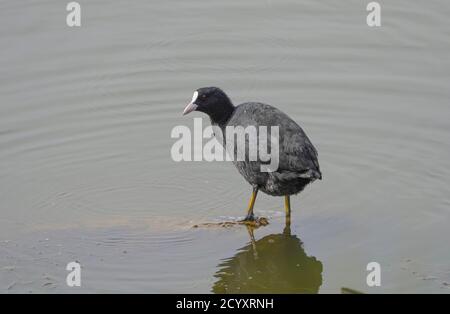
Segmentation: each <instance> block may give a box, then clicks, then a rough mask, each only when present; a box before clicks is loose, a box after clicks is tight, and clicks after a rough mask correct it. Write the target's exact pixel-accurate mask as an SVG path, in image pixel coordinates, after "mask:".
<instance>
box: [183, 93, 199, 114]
mask: <svg viewBox="0 0 450 314" xmlns="http://www.w3.org/2000/svg"><path fill="white" fill-rule="evenodd" d="M197 97H198V92H197V91H195V92H194V95H192V100H191V102H190V103H189V104H188V105H187V106H186V108H184V110H183V115H185V114H188V113H189V112H192V111H194V110H195V109H197V107H198V106H197V105H196V104H195V101H196V100H197Z"/></svg>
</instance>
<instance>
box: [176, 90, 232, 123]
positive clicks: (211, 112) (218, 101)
mask: <svg viewBox="0 0 450 314" xmlns="http://www.w3.org/2000/svg"><path fill="white" fill-rule="evenodd" d="M192 111H200V112H203V113H206V114H207V115H208V116H209V117H210V118H211V121H212V122H213V123H217V124H220V123H221V122H223V121H226V120H228V118H229V117H230V116H231V114H232V113H233V111H234V106H233V104H232V103H231V101H230V99H229V98H228V96H227V95H226V94H225V93H224V92H223V91H222V90H221V89H220V88H218V87H202V88H199V89H197V90H196V91H194V95H193V96H192V100H191V102H190V103H189V104H188V105H187V106H186V108H184V111H183V115H186V114H188V113H190V112H192Z"/></svg>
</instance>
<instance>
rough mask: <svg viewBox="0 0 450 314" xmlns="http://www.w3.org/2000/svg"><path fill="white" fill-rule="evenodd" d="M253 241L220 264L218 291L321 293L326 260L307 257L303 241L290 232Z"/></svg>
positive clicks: (215, 291)
mask: <svg viewBox="0 0 450 314" xmlns="http://www.w3.org/2000/svg"><path fill="white" fill-rule="evenodd" d="M248 228H249V232H250V238H251V243H250V244H249V245H247V246H245V247H243V248H241V249H240V250H239V251H238V253H237V254H236V255H235V256H233V257H231V258H229V259H226V260H225V261H224V262H222V263H221V264H220V265H219V266H218V267H219V270H218V271H217V272H216V274H215V275H214V277H216V278H217V281H216V282H215V283H214V285H213V287H212V292H214V293H317V292H318V291H319V288H320V286H321V285H322V263H321V262H320V261H318V260H317V259H316V258H315V257H313V256H307V255H306V253H305V251H304V249H303V247H302V242H301V241H300V239H299V238H297V237H296V236H295V235H291V234H290V228H289V226H288V225H287V226H286V228H285V231H284V233H281V234H271V235H268V236H265V237H264V238H262V239H260V240H258V241H255V239H254V237H253V231H252V230H251V229H250V227H248Z"/></svg>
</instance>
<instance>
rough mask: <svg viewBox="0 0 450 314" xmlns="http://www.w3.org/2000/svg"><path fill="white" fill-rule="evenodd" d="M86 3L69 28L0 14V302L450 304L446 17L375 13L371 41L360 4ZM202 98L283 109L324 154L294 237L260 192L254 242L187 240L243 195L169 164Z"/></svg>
mask: <svg viewBox="0 0 450 314" xmlns="http://www.w3.org/2000/svg"><path fill="white" fill-rule="evenodd" d="M79 2H80V4H81V7H82V26H81V27H79V28H69V27H68V26H67V25H66V24H65V19H66V13H67V12H66V11H65V6H66V3H65V2H64V1H54V0H52V1H1V3H0V21H1V26H2V27H1V28H0V43H1V49H0V68H1V71H0V97H1V98H0V100H1V102H0V198H1V203H0V213H1V215H0V289H1V290H0V291H1V292H3V293H16V292H32V293H40V292H69V293H73V292H170V293H177V292H178V293H179V292H187V291H189V292H196V293H207V292H225V291H228V292H240V291H242V292H247V291H252V292H267V291H271V292H311V293H314V292H320V293H330V292H331V293H334V292H337V293H339V292H340V291H341V288H342V287H348V288H351V289H356V290H360V291H363V292H369V293H386V292H426V293H429V292H431V293H438V292H443V293H448V292H449V288H448V286H449V283H450V263H449V261H450V250H449V249H448V248H449V247H448V238H449V236H450V231H449V230H450V229H449V228H448V217H449V208H450V197H449V186H450V126H449V122H448V121H449V117H450V106H449V96H450V89H449V88H448V85H449V82H450V55H449V53H448V52H449V49H450V27H449V26H450V22H449V20H448V16H449V15H450V7H449V5H448V4H447V2H446V1H443V0H440V1H433V2H430V3H428V2H427V3H425V2H423V1H406V0H403V1H394V2H392V1H380V4H381V6H382V27H380V28H377V29H374V28H369V27H368V26H367V25H366V22H365V19H366V11H365V5H366V3H364V2H361V1H346V2H345V3H336V1H331V0H330V1H322V2H321V3H317V2H316V1H302V2H299V1H256V0H255V1H246V2H245V3H244V2H242V1H234V0H233V1H214V2H213V1H210V2H208V5H205V4H204V3H203V2H201V1H189V2H187V1H183V2H171V1H164V2H156V1H114V2H111V1H79ZM209 85H216V86H220V87H222V88H223V89H224V90H225V91H226V92H228V94H229V95H230V97H231V99H232V100H233V102H234V103H235V104H238V103H241V102H244V101H252V100H254V101H263V102H266V103H269V104H272V105H275V106H277V107H278V108H280V109H281V110H283V111H285V112H286V113H288V114H289V115H290V116H291V117H292V118H293V119H294V120H296V121H297V122H298V123H300V124H301V125H302V127H303V128H304V129H305V130H306V132H307V134H308V135H309V137H310V138H311V140H312V142H313V143H314V145H315V146H316V147H317V149H318V150H319V161H320V164H321V169H322V171H323V174H324V180H323V181H319V182H315V183H314V184H313V185H311V186H310V187H308V188H307V189H306V190H305V191H304V192H303V193H302V194H301V195H300V196H297V197H294V198H293V199H292V207H293V217H292V219H293V223H292V226H291V230H290V234H286V233H283V230H284V227H285V226H284V218H283V207H282V206H283V204H282V199H281V198H273V197H269V196H266V195H263V194H261V195H260V196H258V200H257V202H256V212H257V214H259V215H263V216H267V217H269V220H270V225H269V226H267V227H263V228H259V229H258V230H256V231H255V232H254V237H255V241H253V242H252V241H251V237H250V236H249V234H248V232H247V230H246V228H244V227H242V226H236V227H231V228H219V227H208V228H206V227H205V228H203V227H200V228H192V226H193V225H195V224H199V223H202V222H220V221H226V220H229V219H237V218H239V217H242V216H243V215H244V213H245V207H246V205H247V200H248V197H249V196H250V186H248V184H247V183H246V182H245V181H244V180H243V179H242V178H241V177H240V176H239V174H238V172H237V171H236V170H235V169H234V167H233V165H232V164H231V163H221V162H213V163H208V162H182V163H175V162H174V161H172V159H171V158H170V148H171V146H172V144H173V143H174V139H171V138H170V132H171V130H172V128H173V127H174V126H176V125H187V126H192V125H193V122H192V118H193V117H197V116H198V117H200V116H201V115H200V114H192V115H190V116H187V117H182V116H181V112H182V110H183V108H184V105H185V104H186V102H188V101H189V100H190V98H191V95H192V92H193V90H195V89H196V88H198V87H201V86H209ZM206 122H207V120H205V124H206ZM71 261H79V262H80V263H81V265H82V287H81V288H69V287H67V286H66V284H65V277H66V275H67V274H68V272H67V271H66V270H65V266H66V265H67V263H69V262H71ZM371 261H376V262H378V263H380V265H381V270H382V279H381V286H380V287H372V288H371V287H368V286H367V285H366V276H367V274H368V272H367V271H366V265H367V263H369V262H371Z"/></svg>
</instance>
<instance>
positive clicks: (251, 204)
mask: <svg viewBox="0 0 450 314" xmlns="http://www.w3.org/2000/svg"><path fill="white" fill-rule="evenodd" d="M256 195H258V188H257V187H255V188H253V192H252V196H251V198H250V202H249V203H248V209H247V216H246V217H245V218H244V221H254V220H255V215H254V214H253V207H254V206H255V201H256Z"/></svg>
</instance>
